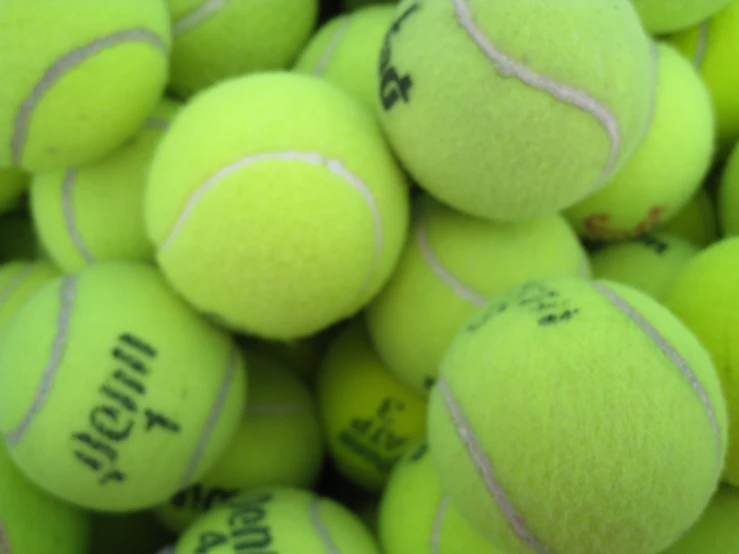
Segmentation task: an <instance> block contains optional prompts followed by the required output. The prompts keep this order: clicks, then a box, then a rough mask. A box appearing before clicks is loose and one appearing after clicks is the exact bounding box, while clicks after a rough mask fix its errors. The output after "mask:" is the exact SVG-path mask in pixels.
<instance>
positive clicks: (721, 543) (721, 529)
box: [662, 485, 739, 554]
mask: <svg viewBox="0 0 739 554" xmlns="http://www.w3.org/2000/svg"><path fill="white" fill-rule="evenodd" d="M737 520H739V491H737V490H736V489H734V488H732V487H728V486H725V485H724V486H722V487H721V488H720V489H719V490H718V492H717V493H716V496H714V497H713V500H711V503H710V504H709V505H708V509H706V511H705V513H704V514H703V515H702V516H701V518H700V519H699V520H698V522H697V523H696V524H695V525H693V526H692V527H691V528H690V529H689V530H688V531H687V533H685V534H684V535H683V536H682V537H680V539H679V540H678V541H677V542H676V543H675V544H673V545H672V546H671V547H669V548H668V549H667V550H665V551H664V552H663V553H662V554H726V553H728V552H736V551H737V550H739V529H738V528H737V525H736V522H737Z"/></svg>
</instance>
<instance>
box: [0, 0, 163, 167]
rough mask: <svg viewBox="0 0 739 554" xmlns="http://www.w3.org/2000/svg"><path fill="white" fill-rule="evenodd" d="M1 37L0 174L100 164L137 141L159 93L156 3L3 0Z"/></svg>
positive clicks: (158, 0)
mask: <svg viewBox="0 0 739 554" xmlns="http://www.w3.org/2000/svg"><path fill="white" fill-rule="evenodd" d="M81 14H84V16H82V15H81ZM0 31H1V32H0V74H2V75H4V76H5V77H4V78H3V80H2V84H0V167H2V166H5V167H7V166H11V165H13V166H18V167H23V168H26V169H31V170H34V171H38V170H43V169H58V168H64V167H72V166H77V165H82V164H86V163H89V162H91V161H93V160H95V159H97V158H100V157H102V156H104V155H106V154H108V153H109V152H112V151H113V150H115V149H116V148H118V147H120V146H121V145H122V144H123V143H124V142H126V141H127V140H128V139H129V138H131V137H132V136H133V135H134V134H135V133H136V131H137V130H138V129H139V128H140V127H141V125H142V123H143V122H144V121H145V120H146V118H147V117H148V115H149V114H150V113H151V110H152V109H153V108H154V106H155V105H156V103H157V102H158V101H159V98H160V97H161V94H162V91H163V90H164V87H165V84H166V80H167V74H168V69H169V44H170V28H169V19H168V17H167V10H166V7H165V5H164V2H163V1H162V0H106V1H105V2H88V1H87V0H71V1H69V2H58V1H57V0H35V1H34V2H28V1H27V0H6V1H4V2H3V3H2V5H0Z"/></svg>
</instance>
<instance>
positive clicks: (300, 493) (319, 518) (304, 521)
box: [174, 488, 379, 554]
mask: <svg viewBox="0 0 739 554" xmlns="http://www.w3.org/2000/svg"><path fill="white" fill-rule="evenodd" d="M249 551H253V552H255V553H257V552H264V553H267V552H279V553H280V554H319V553H320V554H323V553H324V552H325V553H329V552H330V553H337V554H338V553H342V554H343V553H346V554H379V549H378V547H377V544H376V541H375V539H374V538H373V537H372V535H371V534H370V532H369V531H368V530H367V528H366V527H365V525H364V524H363V523H362V522H361V521H360V520H359V519H358V518H357V516H355V515H354V514H352V513H351V512H350V511H349V510H347V509H346V508H345V507H344V506H342V505H341V504H338V503H337V502H335V501H333V500H331V499H328V498H322V497H319V496H316V495H315V494H314V493H312V492H309V491H306V490H301V489H291V488H273V489H263V490H257V491H254V492H251V493H248V494H244V495H241V496H239V497H237V498H234V499H232V500H230V501H229V502H228V503H226V504H225V505H224V506H223V507H221V508H218V509H216V510H213V511H212V512H210V513H208V514H206V515H205V516H203V517H202V518H201V519H200V520H198V521H197V522H195V523H194V524H193V525H192V526H191V527H190V528H189V529H188V530H187V531H186V532H185V534H184V535H182V537H181V538H180V540H179V542H178V543H177V547H176V548H175V550H174V554H201V553H203V552H207V553H208V554H234V553H237V552H249Z"/></svg>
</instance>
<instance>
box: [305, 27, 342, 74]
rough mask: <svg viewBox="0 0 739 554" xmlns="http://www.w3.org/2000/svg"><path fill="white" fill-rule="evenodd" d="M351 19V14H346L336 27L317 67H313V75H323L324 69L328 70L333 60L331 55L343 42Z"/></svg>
mask: <svg viewBox="0 0 739 554" xmlns="http://www.w3.org/2000/svg"><path fill="white" fill-rule="evenodd" d="M350 21H351V16H350V15H347V16H344V18H343V19H342V21H341V23H340V24H339V28H338V29H336V32H335V33H334V36H333V37H331V40H330V41H329V43H328V45H327V46H326V49H325V50H324V51H323V53H322V54H321V58H320V59H319V60H318V63H317V64H316V67H314V68H313V71H312V73H313V75H321V74H322V73H323V72H324V71H326V67H327V66H328V62H329V61H331V57H332V56H333V55H334V52H335V51H336V49H337V48H338V47H339V44H341V39H343V38H344V35H345V34H346V30H347V28H348V27H349V22H350Z"/></svg>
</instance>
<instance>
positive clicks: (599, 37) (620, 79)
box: [378, 0, 655, 221]
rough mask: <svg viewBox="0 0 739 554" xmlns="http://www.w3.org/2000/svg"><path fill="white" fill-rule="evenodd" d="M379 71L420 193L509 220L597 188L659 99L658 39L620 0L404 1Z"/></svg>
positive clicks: (388, 126) (387, 124)
mask: <svg viewBox="0 0 739 554" xmlns="http://www.w3.org/2000/svg"><path fill="white" fill-rule="evenodd" d="M532 14H535V16H533V15H532ZM532 17H533V18H534V19H535V20H536V21H537V22H542V24H540V25H537V24H532ZM543 22H546V23H543ZM379 65H380V67H379V77H378V89H379V90H378V101H379V105H380V112H381V119H382V123H383V126H384V128H385V131H386V133H387V135H388V137H389V139H390V142H391V143H392V145H393V146H394V148H395V151H396V153H397V155H398V156H399V158H400V160H401V161H402V162H403V163H404V165H405V166H406V168H407V169H408V170H409V171H410V173H411V174H412V175H413V176H414V177H415V179H416V181H417V182H418V184H419V185H420V186H421V187H423V188H425V189H426V190H427V191H428V192H430V193H431V194H432V195H434V196H436V197H437V198H438V199H439V200H441V201H443V202H445V203H446V204H449V205H450V206H452V207H454V208H456V209H458V210H460V211H463V212H467V213H469V214H471V215H476V216H480V217H484V218H488V219H495V220H501V221H512V220H522V219H530V218H533V217H537V216H542V215H548V214H552V213H555V212H557V211H559V210H561V209H563V208H566V207H567V206H570V205H572V204H573V203H575V202H577V201H579V200H582V199H583V198H584V197H586V196H587V195H588V194H592V193H593V192H595V191H596V190H598V189H599V188H600V187H601V186H602V185H603V184H604V183H605V182H607V181H608V180H609V179H610V177H611V176H612V175H613V174H614V172H616V171H617V170H618V169H619V168H620V167H621V166H622V165H623V164H624V162H626V160H627V159H628V158H629V157H630V156H631V154H632V153H633V152H634V150H635V149H636V147H637V146H638V144H639V142H640V141H641V138H642V136H643V135H644V132H645V129H646V127H647V124H648V120H649V114H650V113H651V109H652V101H653V95H654V80H655V77H654V59H653V53H652V52H651V41H650V40H649V38H648V37H647V35H646V34H645V32H644V30H643V29H642V26H641V23H640V22H639V18H638V17H637V15H636V12H635V11H634V8H633V7H632V6H631V4H630V3H629V2H624V1H623V0H605V1H603V0H564V1H558V2H551V1H550V0H530V1H528V2H489V1H487V0H455V1H453V2H452V1H449V0H425V1H418V0H405V1H403V2H401V3H400V4H399V6H398V9H397V17H396V20H395V22H394V23H393V24H392V25H391V26H390V28H389V30H388V33H387V36H386V37H385V43H384V46H383V50H382V54H381V56H380V64H379Z"/></svg>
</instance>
